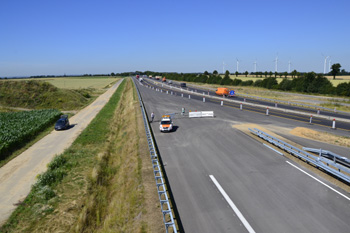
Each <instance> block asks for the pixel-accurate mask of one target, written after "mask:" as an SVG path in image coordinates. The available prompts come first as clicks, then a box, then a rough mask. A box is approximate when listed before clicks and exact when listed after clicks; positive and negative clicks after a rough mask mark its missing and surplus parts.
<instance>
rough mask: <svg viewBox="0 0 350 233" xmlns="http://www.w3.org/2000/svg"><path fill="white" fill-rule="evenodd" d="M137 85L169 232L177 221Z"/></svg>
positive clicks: (174, 227)
mask: <svg viewBox="0 0 350 233" xmlns="http://www.w3.org/2000/svg"><path fill="white" fill-rule="evenodd" d="M132 80H133V81H134V84H135V80H134V79H132ZM135 87H136V91H137V95H138V97H139V101H140V107H141V112H142V118H143V122H144V125H145V131H146V136H147V142H148V148H149V152H150V156H151V161H152V165H153V173H154V178H155V180H156V185H157V191H158V197H159V201H160V206H161V209H162V213H163V221H164V224H165V230H166V232H167V233H168V232H169V229H172V232H177V230H176V225H175V221H174V217H173V213H172V210H171V206H170V200H169V198H168V194H167V190H166V187H165V182H164V178H163V174H162V171H161V166H160V163H159V161H158V154H157V150H156V148H155V145H154V141H153V137H152V133H151V129H150V126H149V123H148V119H147V114H146V110H145V106H144V105H143V102H142V98H141V95H140V92H139V90H138V87H137V85H136V84H135ZM170 232H171V231H170Z"/></svg>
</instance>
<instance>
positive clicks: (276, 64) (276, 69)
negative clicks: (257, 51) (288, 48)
mask: <svg viewBox="0 0 350 233" xmlns="http://www.w3.org/2000/svg"><path fill="white" fill-rule="evenodd" d="M274 62H275V72H277V71H278V53H277V56H276V60H275V61H274Z"/></svg>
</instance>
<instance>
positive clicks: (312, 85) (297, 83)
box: [141, 71, 350, 96]
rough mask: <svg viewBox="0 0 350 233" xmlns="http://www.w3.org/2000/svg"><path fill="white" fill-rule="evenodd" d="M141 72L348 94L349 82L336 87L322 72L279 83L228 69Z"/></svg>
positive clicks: (201, 80)
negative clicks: (234, 75) (220, 71)
mask: <svg viewBox="0 0 350 233" xmlns="http://www.w3.org/2000/svg"><path fill="white" fill-rule="evenodd" d="M141 74H145V75H148V76H149V75H152V76H157V75H159V76H166V77H167V79H171V80H177V81H188V82H198V83H208V84H216V85H225V86H255V87H263V88H268V89H276V90H282V91H295V92H302V93H315V94H332V95H339V96H350V82H349V83H341V84H339V85H338V86H337V87H334V86H333V84H332V83H331V82H330V81H329V80H328V79H327V78H326V77H324V76H323V75H322V74H316V73H314V72H310V73H304V74H302V75H299V76H298V75H296V76H295V78H293V79H283V80H282V82H280V83H278V82H277V79H276V77H273V76H271V77H266V78H264V79H258V80H256V81H255V82H254V81H253V80H247V81H243V80H241V79H238V78H235V79H231V78H230V72H229V71H226V73H225V75H224V77H223V78H222V77H221V76H220V75H219V74H218V72H217V71H214V72H213V73H209V72H204V73H203V74H196V73H186V74H183V73H180V74H179V73H157V72H151V71H146V72H144V73H141Z"/></svg>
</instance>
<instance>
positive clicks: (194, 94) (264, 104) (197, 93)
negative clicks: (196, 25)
mask: <svg viewBox="0 0 350 233" xmlns="http://www.w3.org/2000/svg"><path fill="white" fill-rule="evenodd" d="M145 83H146V84H149V85H151V86H154V87H156V88H160V89H161V90H162V92H166V91H168V93H171V92H173V94H174V95H181V92H180V91H179V90H178V89H176V88H173V89H172V88H171V87H172V86H176V87H177V86H178V85H176V84H173V85H172V86H169V85H164V86H163V85H162V84H161V83H159V82H156V81H154V80H152V81H150V80H145ZM155 84H157V85H158V86H157V85H155ZM187 89H188V90H187ZM187 89H186V90H187V91H189V92H184V93H183V97H184V98H188V96H189V95H190V98H192V99H197V100H202V99H203V97H205V101H206V102H214V103H216V104H220V102H221V100H222V99H220V100H219V99H217V98H216V99H213V98H210V97H209V96H207V95H208V93H209V95H210V96H216V95H215V93H214V92H213V91H208V90H203V89H201V88H195V87H194V86H191V87H190V88H187ZM230 99H232V100H234V101H235V102H230V101H226V100H230ZM223 100H224V105H225V106H228V107H231V108H240V104H242V109H244V110H245V111H253V112H259V113H260V114H266V108H269V115H273V116H278V117H283V118H288V119H293V120H296V121H301V122H310V116H312V119H311V121H312V124H318V125H322V126H328V127H332V126H333V119H336V125H335V127H336V128H337V129H339V130H345V131H347V132H350V115H349V114H344V113H339V112H336V113H335V112H327V111H322V110H321V111H320V115H318V114H317V110H316V109H310V108H303V107H300V106H295V105H286V104H277V107H275V103H273V102H269V101H263V100H255V99H246V101H244V99H243V98H241V97H233V98H226V99H223ZM249 104H255V105H259V106H260V107H257V106H251V105H249ZM274 107H275V108H274ZM279 109H285V110H287V111H288V110H291V111H289V112H287V113H285V112H282V111H280V110H279ZM295 111H296V112H298V113H304V114H303V115H301V114H295V113H293V112H295ZM341 119H344V120H345V122H344V121H341Z"/></svg>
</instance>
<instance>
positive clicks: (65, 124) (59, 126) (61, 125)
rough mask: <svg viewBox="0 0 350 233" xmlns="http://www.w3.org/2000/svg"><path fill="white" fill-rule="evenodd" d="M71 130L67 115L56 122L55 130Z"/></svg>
mask: <svg viewBox="0 0 350 233" xmlns="http://www.w3.org/2000/svg"><path fill="white" fill-rule="evenodd" d="M68 128H69V120H68V116H67V115H62V116H61V118H60V119H59V120H58V121H57V122H56V125H55V130H64V129H68Z"/></svg>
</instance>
